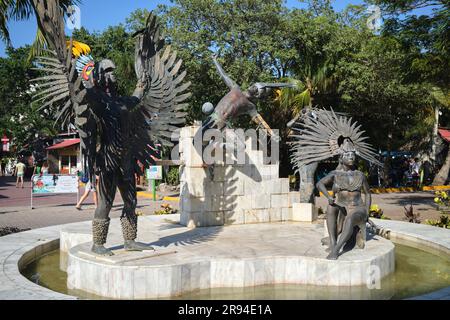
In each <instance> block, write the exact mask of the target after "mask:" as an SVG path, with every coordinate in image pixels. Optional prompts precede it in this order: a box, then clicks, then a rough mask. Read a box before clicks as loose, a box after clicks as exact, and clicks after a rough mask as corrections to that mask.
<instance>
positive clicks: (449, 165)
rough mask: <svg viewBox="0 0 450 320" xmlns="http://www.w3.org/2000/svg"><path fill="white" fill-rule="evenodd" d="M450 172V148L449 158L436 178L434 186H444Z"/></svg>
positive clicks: (449, 149) (449, 151) (449, 150)
mask: <svg viewBox="0 0 450 320" xmlns="http://www.w3.org/2000/svg"><path fill="white" fill-rule="evenodd" d="M449 171H450V146H449V148H448V151H447V156H446V157H445V161H444V164H443V165H442V167H441V169H440V170H439V172H438V173H437V174H436V176H435V177H434V180H433V183H432V185H433V186H442V185H444V183H445V182H446V181H447V177H448V173H449Z"/></svg>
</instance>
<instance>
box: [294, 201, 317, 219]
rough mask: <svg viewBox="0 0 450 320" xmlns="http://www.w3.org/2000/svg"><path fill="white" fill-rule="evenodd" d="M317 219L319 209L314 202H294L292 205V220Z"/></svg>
mask: <svg viewBox="0 0 450 320" xmlns="http://www.w3.org/2000/svg"><path fill="white" fill-rule="evenodd" d="M315 220H317V209H316V207H315V206H314V205H313V204H312V203H298V202H297V203H294V204H293V205H292V221H297V222H313V221H315Z"/></svg>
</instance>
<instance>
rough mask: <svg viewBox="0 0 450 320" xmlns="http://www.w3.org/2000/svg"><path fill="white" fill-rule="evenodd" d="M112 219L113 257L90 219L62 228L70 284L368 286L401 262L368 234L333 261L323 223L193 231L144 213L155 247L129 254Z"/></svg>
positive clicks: (108, 290) (90, 288)
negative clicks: (96, 244) (93, 234)
mask: <svg viewBox="0 0 450 320" xmlns="http://www.w3.org/2000/svg"><path fill="white" fill-rule="evenodd" d="M177 216H178V215H177ZM178 217H179V216H178ZM112 221H113V222H112V225H111V231H110V235H109V237H108V243H107V246H108V247H112V248H113V249H114V252H115V255H114V256H112V257H99V256H96V255H94V254H92V253H90V247H91V243H89V242H86V240H87V239H89V237H90V235H89V233H90V230H89V226H88V225H87V224H85V225H84V227H83V228H75V229H72V230H70V229H67V230H63V231H62V233H61V248H66V249H67V250H68V258H67V275H68V280H67V282H68V287H69V289H78V290H82V291H86V292H90V293H93V294H96V295H99V296H104V297H108V298H116V299H147V298H164V297H170V296H176V295H180V294H182V293H185V292H189V291H193V290H198V289H208V288H218V287H247V286H257V285H263V284H282V283H284V284H311V285H321V286H361V285H370V283H371V282H373V280H374V279H373V277H374V276H378V277H380V278H383V277H384V276H386V275H388V274H389V273H392V272H393V271H394V268H395V261H394V260H395V258H394V245H393V244H392V243H391V242H390V241H389V240H386V239H384V238H381V237H379V236H374V237H371V236H369V237H368V240H367V242H366V248H365V249H364V250H360V249H354V250H352V251H349V252H346V253H343V254H342V255H341V256H340V257H339V259H338V260H336V261H331V260H326V259H325V257H326V256H327V252H326V251H325V247H322V246H321V241H320V240H321V238H323V234H324V228H323V223H320V222H318V223H301V222H280V223H265V224H246V225H232V226H224V227H204V228H196V229H189V228H187V227H184V226H182V225H180V224H179V223H178V222H179V221H177V219H176V216H175V219H174V217H172V218H170V219H168V218H164V217H142V218H140V219H139V237H138V238H139V241H141V242H145V243H149V244H151V245H152V246H153V247H154V248H155V249H156V251H145V252H125V251H124V250H123V248H122V247H121V244H122V237H121V234H120V228H119V221H118V220H117V219H116V220H112ZM77 242H78V243H79V244H77ZM68 243H70V245H68Z"/></svg>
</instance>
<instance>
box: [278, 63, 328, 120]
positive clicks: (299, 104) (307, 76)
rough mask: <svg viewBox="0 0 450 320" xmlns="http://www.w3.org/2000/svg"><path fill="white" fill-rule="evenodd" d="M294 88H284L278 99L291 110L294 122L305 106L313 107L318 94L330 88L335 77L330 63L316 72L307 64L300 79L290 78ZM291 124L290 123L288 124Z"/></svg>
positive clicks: (284, 107)
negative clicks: (331, 71)
mask: <svg viewBox="0 0 450 320" xmlns="http://www.w3.org/2000/svg"><path fill="white" fill-rule="evenodd" d="M288 81H289V82H291V83H293V84H295V87H294V88H283V89H282V90H281V91H280V92H279V95H278V101H279V104H280V106H281V107H282V108H283V109H286V110H288V111H290V112H291V114H292V117H293V120H292V121H291V122H290V124H293V122H295V121H296V120H297V119H298V117H299V116H300V113H301V110H302V109H303V108H311V107H312V106H313V103H314V100H315V98H316V96H317V95H318V94H320V93H324V92H326V91H327V90H329V89H330V87H331V86H332V85H333V83H334V77H333V76H330V64H329V63H328V62H326V63H324V64H323V65H322V66H320V67H319V68H317V70H316V71H315V72H314V71H313V68H312V67H311V65H308V66H306V67H305V68H304V69H303V70H302V72H301V74H300V77H299V78H298V79H289V80H288ZM288 126H289V125H288Z"/></svg>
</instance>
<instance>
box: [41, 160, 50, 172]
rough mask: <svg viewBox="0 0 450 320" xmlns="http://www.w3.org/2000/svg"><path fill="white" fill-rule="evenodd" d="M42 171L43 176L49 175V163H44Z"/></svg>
mask: <svg viewBox="0 0 450 320" xmlns="http://www.w3.org/2000/svg"><path fill="white" fill-rule="evenodd" d="M41 171H42V174H43V175H46V174H48V164H47V161H44V163H43V164H42V169H41Z"/></svg>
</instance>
